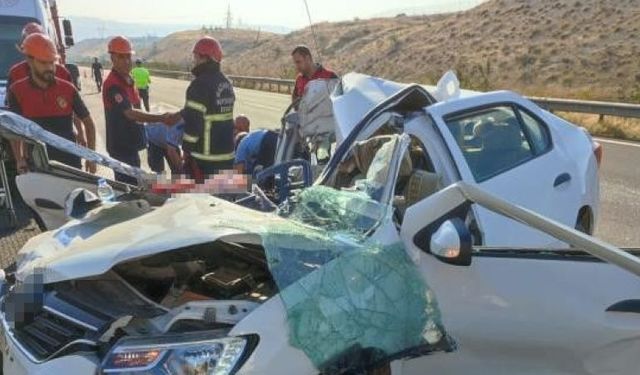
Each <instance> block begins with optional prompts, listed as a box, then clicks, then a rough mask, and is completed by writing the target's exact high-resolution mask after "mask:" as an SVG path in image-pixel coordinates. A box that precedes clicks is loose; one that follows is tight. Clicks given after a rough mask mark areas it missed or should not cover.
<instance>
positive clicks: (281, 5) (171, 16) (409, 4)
mask: <svg viewBox="0 0 640 375" xmlns="http://www.w3.org/2000/svg"><path fill="white" fill-rule="evenodd" d="M307 2H308V4H309V8H310V12H311V18H312V20H313V22H314V23H316V22H321V21H339V20H350V19H353V18H355V17H359V18H368V17H374V16H380V15H393V13H391V14H389V12H394V11H396V10H400V11H404V10H407V11H408V13H411V10H421V11H425V12H443V11H451V10H459V9H460V8H469V7H472V6H474V5H477V4H479V3H481V2H482V0H393V1H379V0H307ZM228 5H230V6H231V12H232V15H233V18H234V24H236V23H237V21H238V20H241V22H242V24H244V25H277V26H284V27H287V28H292V29H296V28H301V27H305V26H308V24H309V21H308V18H307V14H306V11H305V6H304V1H303V0H226V1H221V0H107V1H93V0H91V1H89V0H60V1H58V7H59V8H60V13H61V14H62V15H63V16H68V17H70V18H71V17H72V16H82V17H97V18H102V19H108V20H118V21H121V22H140V23H171V24H186V23H188V24H206V25H210V24H212V25H222V24H224V22H225V17H226V13H227V6H228Z"/></svg>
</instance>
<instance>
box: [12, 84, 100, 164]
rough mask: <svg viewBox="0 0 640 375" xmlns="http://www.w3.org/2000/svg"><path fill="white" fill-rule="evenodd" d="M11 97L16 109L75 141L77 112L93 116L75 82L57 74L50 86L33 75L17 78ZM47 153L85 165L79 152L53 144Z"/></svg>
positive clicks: (13, 108) (15, 110) (54, 158)
mask: <svg viewBox="0 0 640 375" xmlns="http://www.w3.org/2000/svg"><path fill="white" fill-rule="evenodd" d="M8 101H9V109H10V110H11V111H12V112H15V113H17V114H19V115H21V116H24V117H26V118H28V119H30V120H32V121H34V122H35V123H37V124H38V125H40V126H41V127H42V128H43V129H45V130H46V131H48V132H50V133H53V134H56V135H58V136H60V137H62V138H65V139H68V140H70V141H72V142H74V141H75V137H74V134H73V114H74V113H75V115H76V116H77V117H78V118H86V117H88V116H89V111H88V110H87V107H86V106H85V104H84V102H83V101H82V99H81V98H80V94H79V93H78V90H77V89H76V88H75V86H73V84H72V83H70V82H69V81H65V80H62V79H60V78H57V77H56V78H55V81H54V82H53V83H52V84H51V85H50V86H49V87H47V88H46V89H43V88H40V87H38V86H36V85H35V83H34V82H33V80H32V78H31V77H27V78H23V79H21V80H19V81H17V82H14V83H13V84H12V85H11V87H10V88H9V95H8ZM47 154H48V155H49V159H51V160H56V161H59V162H61V163H64V164H67V165H70V166H72V167H75V168H78V169H80V168H82V165H81V162H80V158H79V157H77V156H75V155H72V154H69V153H66V152H63V151H60V150H58V149H56V148H54V147H51V146H47Z"/></svg>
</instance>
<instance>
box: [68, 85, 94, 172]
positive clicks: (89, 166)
mask: <svg viewBox="0 0 640 375" xmlns="http://www.w3.org/2000/svg"><path fill="white" fill-rule="evenodd" d="M73 113H74V114H75V116H76V118H78V119H80V120H81V122H82V124H83V125H84V133H85V137H86V138H85V143H86V144H85V147H88V148H90V149H91V150H94V151H95V149H96V125H95V123H94V122H93V118H91V114H90V113H89V110H88V109H87V106H86V105H85V104H84V101H83V100H82V98H81V97H80V93H79V92H78V91H76V92H75V93H74V95H73ZM84 167H85V170H86V171H87V172H89V173H96V164H95V163H94V162H90V161H85V165H84Z"/></svg>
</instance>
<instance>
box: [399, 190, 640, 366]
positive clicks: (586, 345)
mask: <svg viewBox="0 0 640 375" xmlns="http://www.w3.org/2000/svg"><path fill="white" fill-rule="evenodd" d="M472 204H476V205H478V206H481V207H482V208H483V209H486V210H490V211H491V212H493V213H495V214H496V215H502V216H506V217H508V218H510V219H512V220H517V221H519V222H520V223H522V224H523V225H527V226H530V227H532V228H535V229H536V230H539V231H541V232H544V233H545V234H547V235H549V236H553V237H555V238H557V239H558V240H560V241H562V242H565V243H568V244H570V245H571V246H572V249H564V250H549V249H514V248H472V243H471V235H470V234H469V231H468V229H467V228H466V225H465V223H464V218H465V216H466V212H467V211H468V210H469V209H470V207H471V205H472ZM401 237H402V241H403V243H404V245H405V248H406V250H407V251H409V253H410V254H411V255H412V258H413V259H418V262H419V268H420V272H421V273H422V275H423V277H424V278H425V280H426V281H427V284H428V285H429V286H430V287H431V289H432V290H433V291H434V293H435V294H436V297H437V299H438V304H439V307H440V311H441V313H442V319H443V324H444V326H446V327H447V332H448V333H449V334H450V335H451V336H452V337H453V338H454V340H455V341H456V343H457V346H458V350H457V351H455V352H453V353H449V354H448V355H433V356H426V357H421V358H416V359H413V360H409V361H407V362H406V363H405V364H404V366H403V372H402V374H404V375H407V374H416V375H417V374H423V373H425V372H424V369H429V372H432V373H434V374H445V373H455V374H466V373H477V374H585V375H586V374H602V373H607V374H625V373H633V372H635V371H636V369H637V368H638V366H640V360H638V359H637V355H636V354H635V353H637V350H638V349H639V348H640V309H639V308H638V306H639V305H638V301H639V300H638V298H640V279H639V278H638V277H639V276H640V259H639V258H638V257H637V254H632V253H629V252H625V251H622V250H620V249H618V248H615V247H613V246H611V245H608V244H606V243H603V242H601V241H598V240H597V239H594V238H591V237H589V236H587V235H585V234H583V233H580V232H578V231H577V230H574V229H572V228H569V227H567V226H565V225H562V224H559V223H557V222H554V221H552V220H550V219H547V218H545V217H543V216H541V215H539V214H537V213H534V212H533V211H530V210H527V209H523V208H521V207H518V206H516V205H513V204H511V203H508V202H507V201H506V200H503V199H500V198H497V197H496V196H494V195H491V194H489V193H487V192H485V191H484V190H481V189H480V188H479V187H478V185H472V184H466V183H464V182H460V183H457V184H454V185H451V186H449V187H447V188H445V189H443V190H441V191H440V192H437V193H436V194H434V195H432V196H430V197H428V198H425V199H423V200H422V201H419V202H418V203H416V204H414V205H413V206H411V207H409V208H408V209H407V211H406V214H405V217H404V221H403V224H402V227H401ZM577 249H580V251H578V250H577ZM607 262H608V263H607ZM627 271H628V272H627ZM634 358H635V360H634Z"/></svg>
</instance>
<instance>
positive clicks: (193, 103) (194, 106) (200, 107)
mask: <svg viewBox="0 0 640 375" xmlns="http://www.w3.org/2000/svg"><path fill="white" fill-rule="evenodd" d="M185 107H187V108H191V109H195V110H196V111H198V112H202V113H203V114H204V113H207V106H206V105H204V104H202V103H198V102H196V101H193V100H187V103H186V104H185Z"/></svg>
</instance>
